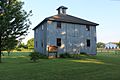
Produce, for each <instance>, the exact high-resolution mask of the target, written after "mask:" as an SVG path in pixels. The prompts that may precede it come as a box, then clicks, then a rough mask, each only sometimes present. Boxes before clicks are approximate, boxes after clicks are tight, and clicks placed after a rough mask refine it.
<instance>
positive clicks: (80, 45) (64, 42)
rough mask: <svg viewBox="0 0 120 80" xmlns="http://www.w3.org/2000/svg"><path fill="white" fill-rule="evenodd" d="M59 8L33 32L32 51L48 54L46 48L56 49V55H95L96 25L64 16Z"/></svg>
mask: <svg viewBox="0 0 120 80" xmlns="http://www.w3.org/2000/svg"><path fill="white" fill-rule="evenodd" d="M66 10H67V7H64V6H60V7H59V8H58V9H57V11H58V14H57V15H54V16H51V17H47V18H45V19H44V20H43V21H42V22H41V23H39V24H38V25H37V26H36V27H35V28H34V29H33V30H34V44H35V46H34V49H35V51H37V52H40V53H43V54H46V55H47V54H48V46H50V45H54V46H57V47H58V53H59V54H60V53H66V52H67V53H75V52H77V51H80V52H85V53H87V54H92V55H95V54H96V26H97V25H98V24H96V23H93V22H90V21H87V20H84V19H81V18H78V17H75V16H71V15H68V14H66Z"/></svg>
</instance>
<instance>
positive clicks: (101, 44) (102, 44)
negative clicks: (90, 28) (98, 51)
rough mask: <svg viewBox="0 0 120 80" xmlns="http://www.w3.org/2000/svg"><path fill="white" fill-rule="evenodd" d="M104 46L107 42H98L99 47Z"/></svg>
mask: <svg viewBox="0 0 120 80" xmlns="http://www.w3.org/2000/svg"><path fill="white" fill-rule="evenodd" d="M104 47H105V43H102V42H98V43H97V48H104Z"/></svg>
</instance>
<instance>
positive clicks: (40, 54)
mask: <svg viewBox="0 0 120 80" xmlns="http://www.w3.org/2000/svg"><path fill="white" fill-rule="evenodd" d="M39 58H40V59H48V57H47V56H46V55H44V54H42V53H39Z"/></svg>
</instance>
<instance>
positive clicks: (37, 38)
mask: <svg viewBox="0 0 120 80" xmlns="http://www.w3.org/2000/svg"><path fill="white" fill-rule="evenodd" d="M46 31H47V24H46V22H45V23H43V24H42V25H40V26H39V27H38V28H37V29H35V30H34V44H35V45H34V48H35V51H37V52H40V53H43V54H45V53H46Z"/></svg>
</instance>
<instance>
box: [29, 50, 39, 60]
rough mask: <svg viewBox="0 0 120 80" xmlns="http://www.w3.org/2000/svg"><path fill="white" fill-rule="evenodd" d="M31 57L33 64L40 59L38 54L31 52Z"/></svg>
mask: <svg viewBox="0 0 120 80" xmlns="http://www.w3.org/2000/svg"><path fill="white" fill-rule="evenodd" d="M29 56H30V60H32V61H33V62H36V60H38V59H40V56H39V53H38V52H31V53H30V55H29Z"/></svg>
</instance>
